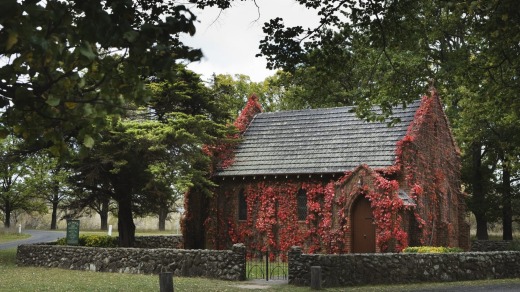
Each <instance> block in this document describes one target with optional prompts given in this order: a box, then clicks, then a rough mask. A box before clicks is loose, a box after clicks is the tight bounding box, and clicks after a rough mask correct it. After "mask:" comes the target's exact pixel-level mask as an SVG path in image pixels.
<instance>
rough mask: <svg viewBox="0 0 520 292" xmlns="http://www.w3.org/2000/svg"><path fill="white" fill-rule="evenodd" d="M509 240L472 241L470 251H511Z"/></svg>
mask: <svg viewBox="0 0 520 292" xmlns="http://www.w3.org/2000/svg"><path fill="white" fill-rule="evenodd" d="M512 245H513V241H511V240H473V241H472V242H471V251H506V250H512V249H513V246H512Z"/></svg>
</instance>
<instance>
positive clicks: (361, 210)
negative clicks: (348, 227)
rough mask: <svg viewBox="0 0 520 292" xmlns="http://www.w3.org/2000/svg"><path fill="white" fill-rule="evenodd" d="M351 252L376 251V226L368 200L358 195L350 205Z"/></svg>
mask: <svg viewBox="0 0 520 292" xmlns="http://www.w3.org/2000/svg"><path fill="white" fill-rule="evenodd" d="M352 252H354V253H370V252H376V226H375V225H374V216H373V215H372V208H371V207H370V201H369V200H368V199H367V198H365V197H363V196H360V197H359V198H358V199H357V200H356V201H355V202H354V205H353V207H352Z"/></svg>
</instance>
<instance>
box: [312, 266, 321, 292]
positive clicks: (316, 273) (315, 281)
mask: <svg viewBox="0 0 520 292" xmlns="http://www.w3.org/2000/svg"><path fill="white" fill-rule="evenodd" d="M320 289H321V267H320V266H312V267H311V290H320Z"/></svg>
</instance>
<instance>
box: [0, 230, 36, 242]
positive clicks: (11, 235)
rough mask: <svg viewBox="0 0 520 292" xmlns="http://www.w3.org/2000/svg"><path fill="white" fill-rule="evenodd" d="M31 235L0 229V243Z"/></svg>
mask: <svg viewBox="0 0 520 292" xmlns="http://www.w3.org/2000/svg"><path fill="white" fill-rule="evenodd" d="M29 237H31V236H30V235H29V234H25V233H22V234H20V233H16V232H9V231H0V243H6V242H9V241H14V240H20V239H26V238H29Z"/></svg>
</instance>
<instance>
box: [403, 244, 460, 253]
mask: <svg viewBox="0 0 520 292" xmlns="http://www.w3.org/2000/svg"><path fill="white" fill-rule="evenodd" d="M463 251H464V250H463V249H461V248H458V247H445V246H409V247H407V248H405V249H403V252H404V253H450V252H463Z"/></svg>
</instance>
